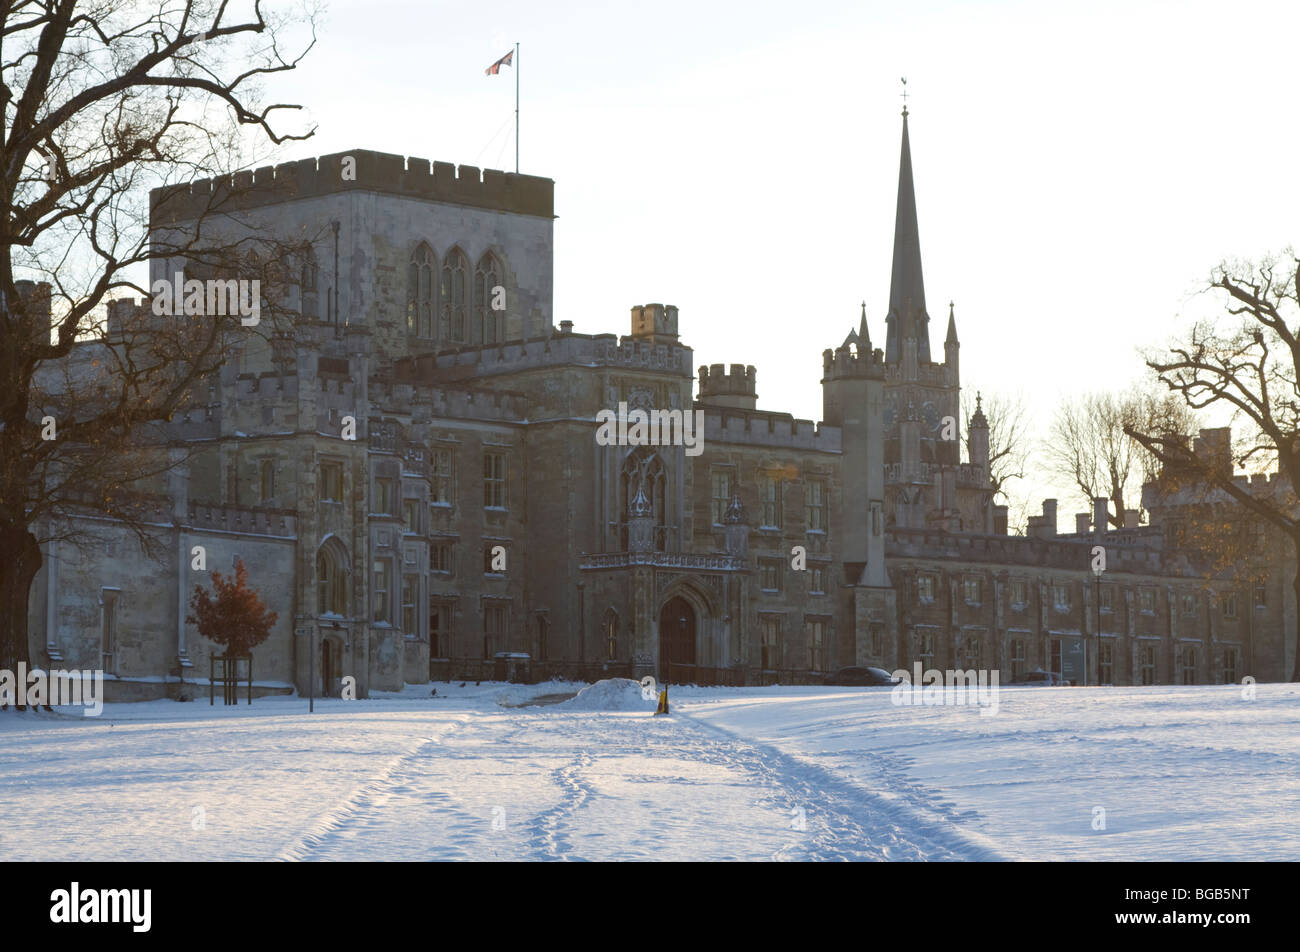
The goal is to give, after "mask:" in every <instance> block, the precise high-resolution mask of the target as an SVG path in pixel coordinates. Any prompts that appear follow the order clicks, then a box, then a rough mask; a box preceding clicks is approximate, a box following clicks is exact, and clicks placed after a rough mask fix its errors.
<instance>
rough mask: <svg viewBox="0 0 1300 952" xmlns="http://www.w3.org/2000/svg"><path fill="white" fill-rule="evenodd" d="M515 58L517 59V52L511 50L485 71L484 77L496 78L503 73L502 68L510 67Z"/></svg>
mask: <svg viewBox="0 0 1300 952" xmlns="http://www.w3.org/2000/svg"><path fill="white" fill-rule="evenodd" d="M514 58H515V51H514V50H511V51H510V52H509V53H507V54H506V55H505V56H503V57H501V58H500V59H499V60H497V61H496V62H495V63H493V64H492V65H491V66H489V67H488V68H487V69H485V70H483V75H484V76H495V75H496V74H497V73H499V72H501V67H502V66H509V65H510V64H511V63H512V62H513V61H514Z"/></svg>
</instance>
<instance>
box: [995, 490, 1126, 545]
mask: <svg viewBox="0 0 1300 952" xmlns="http://www.w3.org/2000/svg"><path fill="white" fill-rule="evenodd" d="M999 509H1001V510H1002V518H1003V523H1002V525H1003V529H1002V531H1003V532H1005V531H1006V528H1005V527H1006V521H1005V520H1006V506H994V507H993V523H994V532H997V531H998V530H997V522H998V510H999ZM1140 518H1141V513H1140V511H1139V510H1137V509H1125V510H1124V528H1125V529H1136V528H1138V526H1139V519H1140ZM1109 523H1110V500H1109V499H1107V498H1106V497H1105V496H1094V497H1093V500H1092V512H1090V513H1088V512H1079V513H1075V515H1074V533H1075V535H1088V534H1089V533H1091V532H1105V531H1106V530H1107V528H1108V526H1109ZM1025 534H1026V535H1029V536H1032V537H1034V538H1038V539H1047V538H1051V537H1053V536H1055V535H1056V500H1055V499H1044V500H1043V514H1042V515H1041V516H1030V517H1029V525H1028V527H1027V529H1026V533H1025Z"/></svg>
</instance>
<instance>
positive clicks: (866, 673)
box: [826, 667, 902, 687]
mask: <svg viewBox="0 0 1300 952" xmlns="http://www.w3.org/2000/svg"><path fill="white" fill-rule="evenodd" d="M826 683H827V684H838V685H847V686H853V687H883V686H889V685H894V684H901V683H902V681H901V679H900V678H895V677H893V676H892V675H891V674H890V673H889V672H888V671H886V670H885V669H884V668H872V667H853V668H840V669H839V670H838V671H836V672H835V673H834V674H828V675H826Z"/></svg>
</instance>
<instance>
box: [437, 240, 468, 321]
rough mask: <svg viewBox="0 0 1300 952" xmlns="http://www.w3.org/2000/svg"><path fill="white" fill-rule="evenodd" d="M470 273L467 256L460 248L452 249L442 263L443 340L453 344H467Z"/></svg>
mask: <svg viewBox="0 0 1300 952" xmlns="http://www.w3.org/2000/svg"><path fill="white" fill-rule="evenodd" d="M468 271H469V266H468V264H466V262H465V255H464V254H462V253H461V250H460V249H459V248H453V249H451V251H449V252H448V253H447V258H446V260H445V261H444V262H443V263H442V339H443V340H445V341H449V342H451V343H453V344H463V343H466V330H467V328H466V325H467V324H468V323H469V313H468V312H469V307H468V302H467V301H466V299H465V298H466V291H467V283H468V280H469V278H468Z"/></svg>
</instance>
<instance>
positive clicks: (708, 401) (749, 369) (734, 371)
mask: <svg viewBox="0 0 1300 952" xmlns="http://www.w3.org/2000/svg"><path fill="white" fill-rule="evenodd" d="M755 373H756V371H755V370H754V368H753V366H752V365H751V366H746V365H745V364H732V365H731V373H730V375H728V374H727V372H726V365H725V364H713V365H712V366H709V367H701V368H700V397H699V401H700V404H701V405H702V406H710V407H735V408H737V409H740V410H753V409H755V407H757V405H758V393H757V392H756V390H755Z"/></svg>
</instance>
